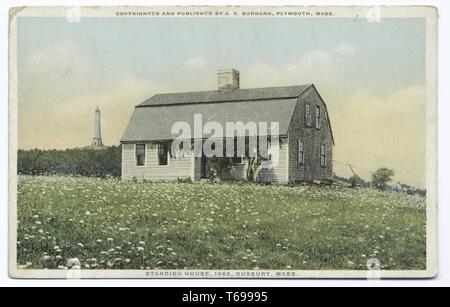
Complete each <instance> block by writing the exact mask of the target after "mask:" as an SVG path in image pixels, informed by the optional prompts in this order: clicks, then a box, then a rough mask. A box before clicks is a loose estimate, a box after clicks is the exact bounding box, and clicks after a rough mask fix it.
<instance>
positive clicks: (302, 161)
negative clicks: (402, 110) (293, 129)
mask: <svg viewBox="0 0 450 307" xmlns="http://www.w3.org/2000/svg"><path fill="white" fill-rule="evenodd" d="M298 163H299V164H305V151H304V144H303V142H302V141H300V140H298Z"/></svg>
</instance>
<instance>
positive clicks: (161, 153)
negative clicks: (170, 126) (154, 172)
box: [158, 143, 169, 165]
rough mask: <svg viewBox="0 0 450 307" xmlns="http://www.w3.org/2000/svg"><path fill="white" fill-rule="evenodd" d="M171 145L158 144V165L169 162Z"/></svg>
mask: <svg viewBox="0 0 450 307" xmlns="http://www.w3.org/2000/svg"><path fill="white" fill-rule="evenodd" d="M168 154H169V146H168V144H167V143H160V144H158V165H167V164H168Z"/></svg>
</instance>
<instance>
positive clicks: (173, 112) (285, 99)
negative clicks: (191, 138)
mask: <svg viewBox="0 0 450 307" xmlns="http://www.w3.org/2000/svg"><path fill="white" fill-rule="evenodd" d="M312 86H313V85H299V86H287V87H270V88H256V89H238V90H234V91H207V92H192V93H173V94H157V95H154V96H153V97H151V98H150V99H148V100H146V101H144V102H143V103H141V104H139V105H137V106H136V108H135V110H134V113H133V115H132V117H131V119H130V122H129V124H128V127H127V129H126V131H125V133H124V135H123V137H122V139H121V142H144V141H162V140H171V139H173V138H174V137H175V136H174V135H172V134H171V128H172V125H173V124H174V123H176V122H180V121H182V122H187V123H188V124H189V125H190V126H191V127H194V124H193V121H194V115H195V114H202V117H203V124H204V123H206V122H207V121H215V122H219V123H220V124H222V125H223V127H225V123H226V122H237V121H241V122H243V123H248V122H267V123H270V122H278V123H279V134H280V135H287V132H288V129H289V125H290V122H291V119H292V115H293V113H294V109H295V106H296V104H297V101H298V98H299V97H300V96H301V95H302V94H303V93H304V92H305V91H306V90H307V89H309V88H310V87H312ZM192 133H193V132H192Z"/></svg>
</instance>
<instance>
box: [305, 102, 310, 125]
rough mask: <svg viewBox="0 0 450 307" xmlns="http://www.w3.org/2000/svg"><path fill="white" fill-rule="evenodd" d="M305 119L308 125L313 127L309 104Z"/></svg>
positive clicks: (308, 104) (307, 104)
mask: <svg viewBox="0 0 450 307" xmlns="http://www.w3.org/2000/svg"><path fill="white" fill-rule="evenodd" d="M305 117H306V118H305V120H306V125H307V126H311V104H310V103H309V102H308V103H306V110H305Z"/></svg>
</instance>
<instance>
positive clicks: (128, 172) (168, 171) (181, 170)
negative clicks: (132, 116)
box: [122, 144, 194, 181]
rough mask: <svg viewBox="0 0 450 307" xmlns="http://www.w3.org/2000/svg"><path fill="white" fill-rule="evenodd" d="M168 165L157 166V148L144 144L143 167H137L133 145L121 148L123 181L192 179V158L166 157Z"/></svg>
mask: <svg viewBox="0 0 450 307" xmlns="http://www.w3.org/2000/svg"><path fill="white" fill-rule="evenodd" d="M168 162H169V163H168V165H158V155H157V147H156V145H155V144H146V155H145V165H144V166H137V165H136V158H135V144H123V146H122V179H123V180H131V179H137V180H144V179H145V180H154V181H159V180H176V179H178V178H191V179H194V178H193V177H194V158H193V157H177V158H175V157H170V156H169V157H168Z"/></svg>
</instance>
